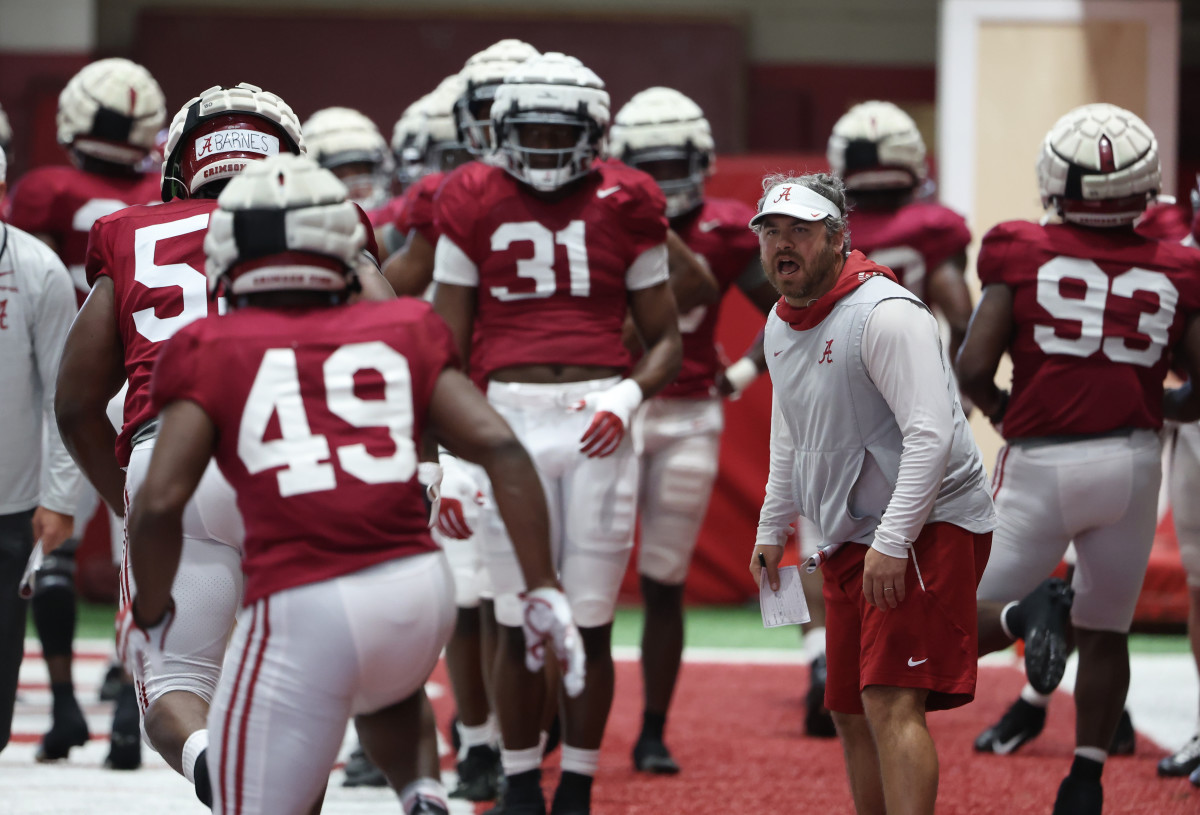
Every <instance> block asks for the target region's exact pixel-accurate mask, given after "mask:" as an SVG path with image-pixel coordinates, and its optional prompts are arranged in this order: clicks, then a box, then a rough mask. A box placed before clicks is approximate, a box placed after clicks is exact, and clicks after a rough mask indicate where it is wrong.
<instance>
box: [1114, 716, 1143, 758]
mask: <svg viewBox="0 0 1200 815" xmlns="http://www.w3.org/2000/svg"><path fill="white" fill-rule="evenodd" d="M1136 749H1137V732H1136V731H1135V730H1134V729H1133V719H1131V718H1130V717H1129V711H1128V710H1122V711H1121V721H1119V722H1117V732H1115V733H1113V737H1112V744H1110V745H1108V754H1109V755H1110V756H1131V755H1133V751H1134V750H1136Z"/></svg>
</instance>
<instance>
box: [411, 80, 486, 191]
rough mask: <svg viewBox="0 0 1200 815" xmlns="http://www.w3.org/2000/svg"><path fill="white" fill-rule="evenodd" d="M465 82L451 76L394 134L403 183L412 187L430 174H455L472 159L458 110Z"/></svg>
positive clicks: (416, 105) (417, 105) (423, 99)
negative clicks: (461, 131)
mask: <svg viewBox="0 0 1200 815" xmlns="http://www.w3.org/2000/svg"><path fill="white" fill-rule="evenodd" d="M462 91H463V81H462V79H461V78H459V76H458V74H451V75H450V76H448V77H446V78H445V79H443V80H442V81H441V83H440V84H439V85H438V86H437V88H435V89H434V90H433V91H432V92H431V93H429V94H426V95H425V96H423V97H421V98H420V99H419V100H417V102H416V103H414V104H413V105H412V106H410V107H409V109H408V110H406V111H405V112H404V115H403V116H401V117H400V121H398V122H396V128H395V130H393V132H392V150H393V152H396V153H397V155H398V157H399V161H400V180H401V183H402V184H405V185H407V184H411V183H413V182H415V181H417V180H418V179H420V178H422V177H424V176H426V175H429V174H430V173H439V172H445V171H447V170H453V169H454V168H455V167H457V166H458V165H460V164H462V163H464V162H465V161H467V160H469V159H470V158H471V154H470V153H469V152H468V150H467V147H466V145H465V144H463V143H462V141H460V140H459V132H458V125H457V124H456V123H455V119H454V106H455V104H456V103H457V102H458V98H459V97H460V96H461V95H462Z"/></svg>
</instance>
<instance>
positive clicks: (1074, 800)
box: [1053, 776, 1104, 815]
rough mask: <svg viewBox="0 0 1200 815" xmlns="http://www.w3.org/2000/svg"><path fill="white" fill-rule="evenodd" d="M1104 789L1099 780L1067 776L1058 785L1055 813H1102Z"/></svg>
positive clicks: (1077, 814)
mask: <svg viewBox="0 0 1200 815" xmlns="http://www.w3.org/2000/svg"><path fill="white" fill-rule="evenodd" d="M1103 807H1104V789H1103V788H1102V787H1101V786H1100V782H1099V781H1088V780H1085V779H1082V778H1073V777H1071V776H1067V777H1066V778H1064V779H1063V782H1062V783H1061V784H1059V786H1058V796H1057V797H1056V798H1055V799H1054V813H1053V815H1101V809H1103Z"/></svg>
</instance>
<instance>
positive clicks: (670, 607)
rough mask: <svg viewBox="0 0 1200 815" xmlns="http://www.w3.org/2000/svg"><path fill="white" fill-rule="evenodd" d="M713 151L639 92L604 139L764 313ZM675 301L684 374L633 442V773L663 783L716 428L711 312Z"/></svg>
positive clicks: (742, 379) (684, 115)
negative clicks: (637, 520) (636, 693)
mask: <svg viewBox="0 0 1200 815" xmlns="http://www.w3.org/2000/svg"><path fill="white" fill-rule="evenodd" d="M714 146H715V145H714V142H713V137H712V130H711V128H710V127H709V123H708V120H707V119H705V117H704V112H703V111H702V110H701V109H700V107H699V106H698V105H697V104H696V103H695V102H693V101H692V100H691V99H689V98H688V97H687V96H685V95H684V94H682V93H680V92H679V91H677V90H673V89H671V88H649V89H647V90H644V91H642V92H640V93H638V94H636V95H635V96H634V97H633V98H632V99H630V100H629V102H627V103H626V104H625V105H624V106H623V107H622V108H621V109H620V110H619V111H618V112H617V115H616V117H615V118H614V120H613V126H612V132H611V134H610V138H609V153H610V155H612V156H613V157H614V158H616V159H619V160H620V161H622V162H624V163H625V164H627V165H629V166H631V167H635V168H637V169H639V170H642V171H644V172H646V173H648V174H649V175H650V176H651V177H652V178H654V180H655V181H656V182H657V183H658V186H659V188H660V189H661V190H662V192H663V195H664V196H665V198H666V215H667V218H668V220H669V222H670V227H671V230H672V231H673V232H675V233H676V234H677V235H679V237H680V238H681V239H682V240H683V242H684V243H685V244H686V246H687V247H688V248H689V249H690V250H691V251H692V252H694V253H695V254H697V255H699V256H701V257H703V258H704V261H705V263H706V265H707V266H708V267H709V268H710V269H711V272H712V275H713V276H714V278H715V280H714V282H715V284H716V286H717V296H718V301H719V298H720V297H721V296H723V295H724V294H725V292H727V291H728V290H729V289H731V288H733V287H734V286H737V287H738V288H739V289H741V290H742V292H743V293H745V294H746V296H747V297H749V298H750V301H751V302H752V303H754V304H755V305H756V306H757V307H758V308H759V309H760V310H761V311H762V312H763V313H764V314H767V313H769V312H770V310H771V308H772V307H773V306H774V305H775V301H776V299H777V297H778V295H777V294H776V292H775V289H774V288H773V287H772V286H771V284H770V283H768V282H767V279H766V277H765V275H764V274H763V271H762V266H761V265H760V263H759V260H758V240H757V239H756V238H755V236H754V234H753V233H752V232H749V231H747V229H746V224H747V223H749V221H750V219H751V218H752V217H754V210H753V208H751V207H749V206H747V205H745V204H742V203H740V202H738V201H732V200H724V199H715V198H705V195H704V181H705V178H706V177H707V176H708V175H710V174H711V173H712V171H713V166H714V158H715V157H714ZM677 279H678V278H677V277H675V278H672V282H673V283H674V282H675V281H676V280H677ZM674 294H675V299H676V302H677V305H678V307H679V309H680V315H679V331H680V334H681V335H682V340H683V363H682V369H681V371H680V374H679V376H678V377H677V378H676V379H675V381H674V382H672V383H671V384H669V385H667V386H666V387H665V388H664V389H663V390H662V391H661V392H660V393H659V395H658V396H656V397H654V398H653V399H650V400H647V401H646V402H644V403H643V404H642V407H641V408H640V409H639V410H638V412H637V414H636V416H635V417H634V424H635V430H634V433H635V437H637V438H640V439H641V442H642V454H641V477H640V485H641V486H640V493H639V500H638V505H639V509H640V515H641V538H640V540H641V543H640V550H639V554H638V574H639V576H640V584H641V592H642V599H643V602H644V603H645V606H646V616H645V624H644V627H643V629H642V680H643V686H644V693H645V698H644V709H643V714H642V730H641V734H640V736H639V737H638V740H637V743H636V744H635V745H634V748H633V763H634V767H635V768H636V769H637V770H640V771H643V772H651V773H666V774H674V773H677V772H679V765H678V763H677V762H676V761H675V759H674V757H673V756H672V755H671V753H670V751H669V750H668V749H667V746H666V744H665V742H664V738H663V731H664V729H665V725H666V718H667V712H668V709H669V707H670V704H671V697H672V695H673V693H674V691H675V684H676V680H677V678H678V675H679V666H680V661H681V659H682V655H683V630H684V621H683V589H684V580H685V578H686V577H687V572H688V566H689V564H690V562H691V557H692V551H693V550H694V548H695V545H696V539H697V536H698V535H699V533H700V526H701V524H702V523H703V521H704V515H705V510H706V509H707V506H708V499H709V496H710V494H711V493H712V486H713V482H714V480H715V479H716V475H717V459H718V453H719V449H720V440H721V429H722V426H723V416H722V410H721V397H720V395H719V394H718V389H717V384H716V383H717V377H718V374H719V373H722V371H721V366H720V362H719V360H718V358H717V350H716V345H715V343H714V334H715V331H716V325H717V314H718V309H717V303H711V304H708V303H702V304H698V305H695V306H694V307H692V308H690V309H689V308H688V306H687V302H688V297H689V293H688V292H686V291H681V290H680V289H678V288H676V289H674ZM764 367H765V365H764ZM725 373H727V374H728V375H727V376H726V379H727V381H731V382H733V387H734V389H735V390H737V391H741V390H743V389H744V388H745V387H746V386H747V385H748V384H749V383H750V382H751V381H753V379H754V378H755V377H756V376H757V375H758V374H759V373H760V369H759V367H758V366H757V365H755V364H754V363H753V362H751V361H749V360H746V361H739V362H738V363H736V364H735V365H734V366H731V368H730V371H728V372H725Z"/></svg>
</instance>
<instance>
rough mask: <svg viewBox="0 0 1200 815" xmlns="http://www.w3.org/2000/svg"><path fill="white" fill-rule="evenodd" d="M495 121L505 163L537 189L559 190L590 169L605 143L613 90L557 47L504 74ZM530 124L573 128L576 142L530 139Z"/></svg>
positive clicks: (499, 150) (499, 151)
mask: <svg viewBox="0 0 1200 815" xmlns="http://www.w3.org/2000/svg"><path fill="white" fill-rule="evenodd" d="M492 122H493V125H494V130H495V133H496V145H497V158H498V160H499V163H500V166H502V167H504V169H505V170H507V171H508V173H509V174H510V175H512V176H513V177H514V178H516V179H517V180H518V181H521V182H522V183H524V184H528V185H529V186H531V187H533V188H534V189H536V190H541V191H543V192H545V191H550V190H556V189H558V188H560V187H562V186H565V185H566V184H569V183H570V182H572V181H574V180H575V179H577V178H582V177H583V176H585V175H587V173H588V172H590V171H591V167H592V163H593V162H594V161H595V160H596V158H597V157H598V156H599V155H600V153H601V151H602V150H603V149H604V137H605V134H606V133H607V132H608V122H609V101H608V92H607V91H606V90H604V83H603V82H602V81H601V80H600V77H598V76H596V74H595V73H594V72H593V71H592V70H590V69H589V68H587V67H586V66H584V64H583V63H582V62H580V61H579V60H577V59H575V57H569V56H567V55H566V54H561V53H558V52H557V51H552V52H550V53H546V54H542V55H541V56H537V57H534V58H532V59H529V60H526V61H525V62H523V63H521V65H520V66H519V67H517V68H515V69H513V70H512V71H511V72H510V73H509V74H508V76H506V77H505V78H504V84H503V85H501V86H500V87H499V88H497V89H496V98H495V101H493V102H492ZM528 126H542V128H539V129H543V130H544V129H546V126H550V127H557V128H564V129H565V128H570V129H572V130H573V131H575V132H574V133H573V134H572V139H573V143H571V144H569V145H568V144H567V140H566V139H564V140H563V143H562V144H561V145H555V146H545V143H544V142H543V143H541V144H525V143H523V140H522V131H523V130H525V129H526V128H527V127H528ZM524 141H529V138H528V136H526V137H525V139H524Z"/></svg>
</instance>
